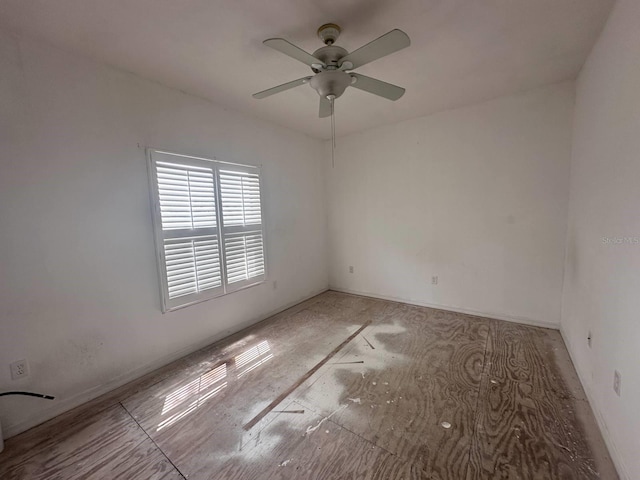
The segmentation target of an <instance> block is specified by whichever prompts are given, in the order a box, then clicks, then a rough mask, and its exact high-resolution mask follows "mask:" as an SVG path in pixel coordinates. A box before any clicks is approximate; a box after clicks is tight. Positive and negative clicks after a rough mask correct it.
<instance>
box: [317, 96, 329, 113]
mask: <svg viewBox="0 0 640 480" xmlns="http://www.w3.org/2000/svg"><path fill="white" fill-rule="evenodd" d="M318 116H319V117H320V118H326V117H329V116H331V102H330V101H329V99H328V98H325V97H320V113H319V114H318Z"/></svg>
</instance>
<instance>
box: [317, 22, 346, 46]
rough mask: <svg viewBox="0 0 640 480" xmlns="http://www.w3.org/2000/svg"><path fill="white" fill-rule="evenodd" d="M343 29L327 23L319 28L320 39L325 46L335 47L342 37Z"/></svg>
mask: <svg viewBox="0 0 640 480" xmlns="http://www.w3.org/2000/svg"><path fill="white" fill-rule="evenodd" d="M340 32H342V29H341V28H340V27H339V26H338V25H336V24H335V23H325V24H324V25H321V26H320V28H318V37H320V40H322V42H323V43H324V44H325V45H333V44H334V43H336V40H337V39H338V37H339V36H340Z"/></svg>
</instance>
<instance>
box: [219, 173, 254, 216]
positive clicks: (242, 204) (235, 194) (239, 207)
mask: <svg viewBox="0 0 640 480" xmlns="http://www.w3.org/2000/svg"><path fill="white" fill-rule="evenodd" d="M220 193H221V197H222V215H223V218H224V224H225V226H227V227H231V226H238V225H260V224H261V223H262V213H261V211H260V210H261V208H260V177H259V176H258V175H257V174H255V173H245V172H236V171H231V170H220Z"/></svg>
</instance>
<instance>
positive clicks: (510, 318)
mask: <svg viewBox="0 0 640 480" xmlns="http://www.w3.org/2000/svg"><path fill="white" fill-rule="evenodd" d="M329 290H333V291H335V292H342V293H350V294H352V295H361V296H363V297H371V298H379V299H382V300H391V301H393V302H400V303H408V304H409V305H418V306H420V307H428V308H435V309H437V310H448V311H451V312H456V313H464V314H467V315H473V316H476V317H486V318H495V319H496V320H505V321H507V322H514V323H521V324H523V325H530V326H533V327H543V328H551V329H553V330H559V329H560V325H558V324H557V323H554V322H549V321H546V320H538V319H535V318H528V317H519V316H514V315H505V314H503V313H495V312H481V311H478V310H472V309H469V308H464V307H458V306H454V305H441V304H437V303H427V302H422V301H420V300H413V299H410V298H403V297H394V296H389V295H380V294H378V293H371V292H361V291H358V290H351V289H348V288H341V287H333V286H329Z"/></svg>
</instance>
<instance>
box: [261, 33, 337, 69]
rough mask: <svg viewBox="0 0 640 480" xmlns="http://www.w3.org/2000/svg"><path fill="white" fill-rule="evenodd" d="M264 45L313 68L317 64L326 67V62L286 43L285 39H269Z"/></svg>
mask: <svg viewBox="0 0 640 480" xmlns="http://www.w3.org/2000/svg"><path fill="white" fill-rule="evenodd" d="M262 43H264V44H265V45H266V46H268V47H271V48H273V49H275V50H278V51H279V52H281V53H284V54H285V55H288V56H290V57H291V58H295V59H296V60H298V61H300V62H302V63H304V64H305V65H309V66H312V65H314V64H315V65H322V66H323V67H324V66H326V65H325V64H324V62H322V60H318V59H317V58H316V57H314V56H313V55H311V54H310V53H307V52H305V51H304V50H302V49H301V48H300V47H296V46H295V45H294V44H293V43H291V42H288V41H286V40H285V39H284V38H269V39H268V40H265V41H264V42H262Z"/></svg>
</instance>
